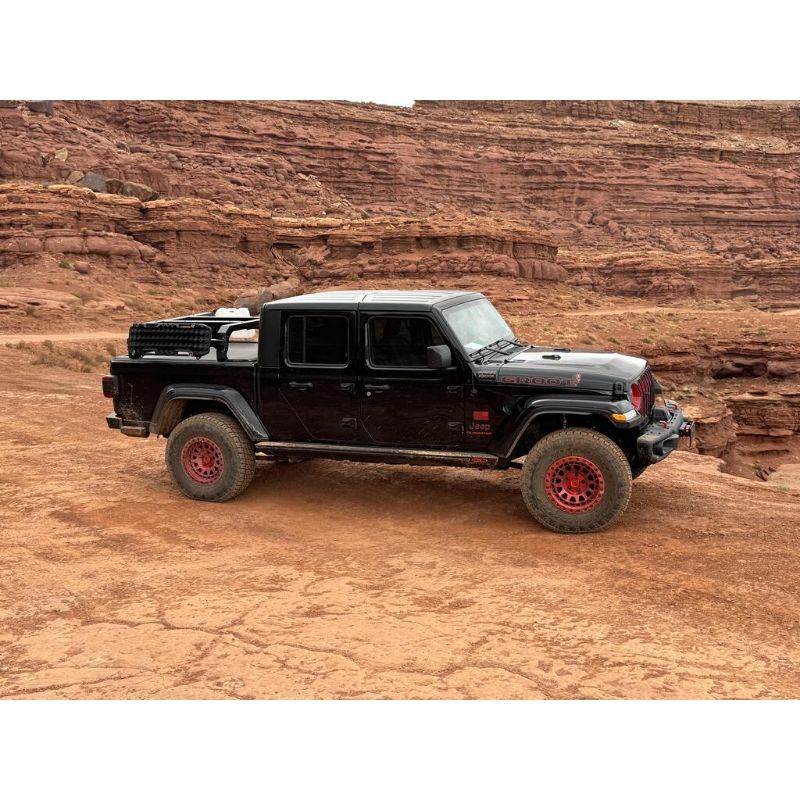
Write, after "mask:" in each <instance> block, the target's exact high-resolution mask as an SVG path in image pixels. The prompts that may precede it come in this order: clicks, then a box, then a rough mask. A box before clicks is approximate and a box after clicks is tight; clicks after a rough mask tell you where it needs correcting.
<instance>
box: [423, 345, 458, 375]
mask: <svg viewBox="0 0 800 800" xmlns="http://www.w3.org/2000/svg"><path fill="white" fill-rule="evenodd" d="M452 363H453V354H452V353H451V352H450V348H449V347H448V346H447V345H446V344H434V345H431V346H430V347H429V348H428V368H429V369H447V368H448V367H449V366H451V365H452Z"/></svg>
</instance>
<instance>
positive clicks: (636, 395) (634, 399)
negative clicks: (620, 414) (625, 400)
mask: <svg viewBox="0 0 800 800" xmlns="http://www.w3.org/2000/svg"><path fill="white" fill-rule="evenodd" d="M631 405H632V406H633V407H634V408H635V409H636V411H637V412H638V413H641V411H642V390H641V387H640V386H639V384H638V383H634V384H633V385H632V386H631Z"/></svg>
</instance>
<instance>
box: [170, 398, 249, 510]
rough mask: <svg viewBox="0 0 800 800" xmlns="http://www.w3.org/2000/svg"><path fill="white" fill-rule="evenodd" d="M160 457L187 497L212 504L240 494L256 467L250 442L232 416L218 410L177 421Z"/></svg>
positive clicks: (247, 484)
mask: <svg viewBox="0 0 800 800" xmlns="http://www.w3.org/2000/svg"><path fill="white" fill-rule="evenodd" d="M164 459H165V461H166V463H167V469H168V470H169V473H170V475H172V479H173V480H174V481H175V484H176V485H177V487H178V488H179V489H180V490H181V491H182V492H183V493H184V494H185V495H186V496H187V497H191V498H192V499H194V500H207V501H209V502H212V503H222V502H224V501H225V500H231V499H233V498H234V497H236V496H237V495H239V494H241V493H242V492H243V491H244V490H245V489H246V488H247V487H248V486H249V485H250V481H252V480H253V474H254V472H255V469H256V459H255V450H254V448H253V443H252V442H251V441H250V440H249V439H248V438H247V436H246V435H245V432H244V431H243V430H242V428H241V426H240V425H239V423H238V422H236V420H235V419H232V418H231V417H228V416H226V415H225V414H218V413H208V414H197V415H196V416H194V417H189V418H188V419H185V420H183V422H181V423H179V424H178V425H177V426H176V427H175V429H174V430H173V431H172V433H171V434H170V435H169V438H168V439H167V449H166V452H165V453H164Z"/></svg>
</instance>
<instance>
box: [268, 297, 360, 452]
mask: <svg viewBox="0 0 800 800" xmlns="http://www.w3.org/2000/svg"><path fill="white" fill-rule="evenodd" d="M355 319H356V317H355V313H331V312H327V313H325V312H318V313H315V312H307V311H297V312H294V311H292V312H287V313H286V314H285V316H284V319H283V337H284V342H283V359H282V362H283V363H282V365H281V369H280V375H279V378H278V391H279V393H280V395H281V397H282V398H283V401H284V402H285V403H286V404H287V406H288V407H289V408H290V409H291V412H292V413H291V414H290V415H289V427H290V430H289V431H287V437H286V438H290V439H293V440H294V441H319V442H333V443H335V442H352V441H353V440H355V438H356V436H357V434H358V422H357V420H358V398H357V395H356V357H355V352H356V347H355Z"/></svg>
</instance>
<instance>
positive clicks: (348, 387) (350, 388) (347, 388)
mask: <svg viewBox="0 0 800 800" xmlns="http://www.w3.org/2000/svg"><path fill="white" fill-rule="evenodd" d="M339 388H340V389H341V390H342V391H343V392H350V393H351V394H354V393H355V390H356V385H355V384H354V383H340V384H339Z"/></svg>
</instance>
